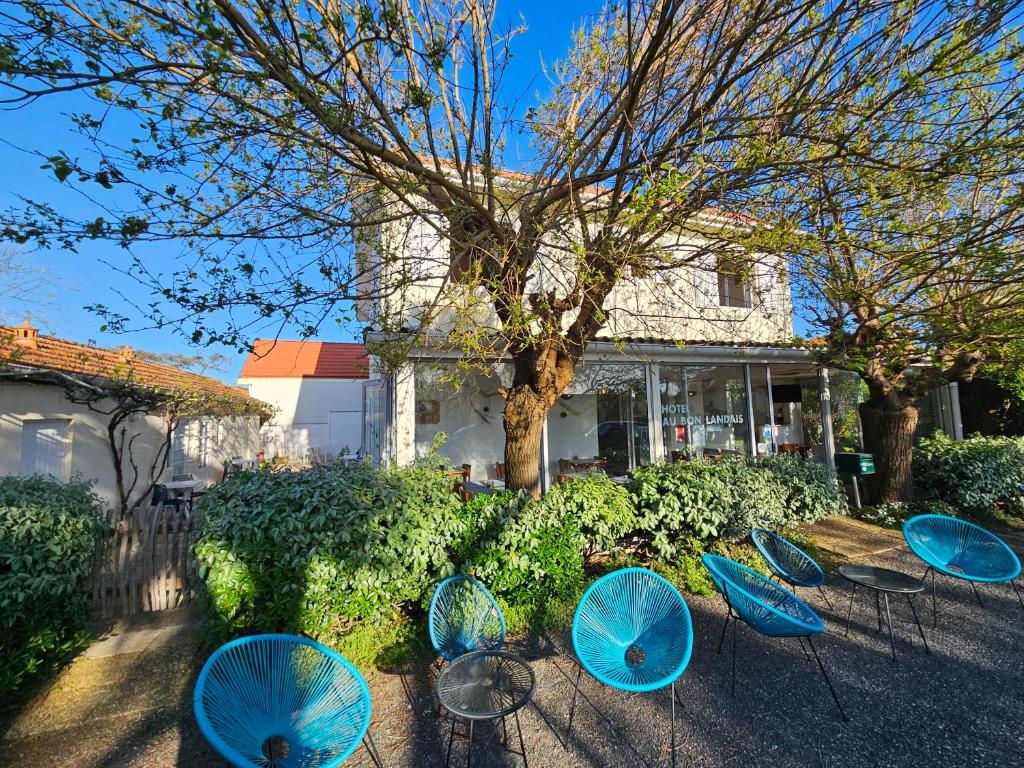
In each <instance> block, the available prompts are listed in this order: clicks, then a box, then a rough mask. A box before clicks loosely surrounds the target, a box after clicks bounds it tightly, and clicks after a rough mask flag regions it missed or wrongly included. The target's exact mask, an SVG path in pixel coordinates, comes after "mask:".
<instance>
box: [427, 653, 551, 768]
mask: <svg viewBox="0 0 1024 768" xmlns="http://www.w3.org/2000/svg"><path fill="white" fill-rule="evenodd" d="M436 687H437V698H438V700H439V701H440V702H441V706H443V707H444V708H445V709H446V710H448V712H450V713H451V714H452V715H453V717H452V730H451V733H450V734H449V736H448V754H447V756H446V757H445V765H449V764H450V763H451V759H452V741H453V740H454V739H455V735H456V726H457V724H458V721H459V720H465V721H466V722H467V723H468V729H467V733H460V734H458V735H459V736H465V737H467V738H468V740H469V748H468V749H467V751H466V765H467V766H471V765H472V764H473V724H474V723H476V722H477V721H478V720H501V731H502V748H503V749H504V750H505V751H506V752H510V753H512V754H514V755H519V756H520V757H522V758H523V766H524V767H525V766H527V765H528V763H527V761H526V745H525V743H524V742H523V729H522V727H521V726H520V725H519V710H520V709H522V708H523V707H525V706H526V705H527V704H528V703H529V701H530V699H531V698H533V692H534V690H535V689H536V687H537V678H536V677H535V676H534V674H533V669H532V668H531V667H530V665H529V664H527V663H526V661H524V660H523V659H521V658H519V657H518V656H516V655H514V654H511V653H504V652H502V651H475V652H473V653H467V654H466V655H465V656H459V658H457V659H455V660H454V661H452V662H451V663H449V664H447V665H445V667H444V668H443V669H442V670H441V672H440V674H439V675H438V676H437V683H436ZM509 715H511V716H513V717H514V718H515V721H516V731H517V732H518V734H519V750H518V751H516V750H514V749H510V748H509V745H508V730H507V729H506V727H505V718H506V717H508V716H509Z"/></svg>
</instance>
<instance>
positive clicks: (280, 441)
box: [238, 339, 370, 461]
mask: <svg viewBox="0 0 1024 768" xmlns="http://www.w3.org/2000/svg"><path fill="white" fill-rule="evenodd" d="M369 375H370V368H369V362H368V360H367V355H366V347H365V346H363V345H362V344H348V343H342V342H332V341H277V340H274V339H257V340H256V342H255V343H254V345H253V351H252V352H251V353H250V354H249V357H248V359H247V360H246V361H245V364H244V365H243V366H242V373H241V374H240V375H239V377H238V385H239V386H240V387H244V388H245V389H247V390H248V392H249V394H250V395H252V396H253V397H255V398H258V399H259V400H262V401H263V402H266V403H269V404H270V405H271V406H273V407H274V408H275V409H276V413H275V415H274V417H273V418H272V419H271V421H270V422H268V423H267V424H265V425H264V427H263V430H262V434H261V441H262V447H263V451H264V452H265V453H266V455H267V457H268V458H270V457H274V456H282V457H287V458H288V459H289V460H292V461H304V460H307V459H310V458H312V459H314V460H316V459H324V460H329V459H331V458H333V457H336V456H337V455H338V454H340V453H342V452H348V453H351V454H355V453H357V452H358V451H359V450H360V448H361V446H362V443H363V385H364V383H365V382H366V381H367V379H368V378H369Z"/></svg>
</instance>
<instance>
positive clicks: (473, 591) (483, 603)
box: [427, 576, 506, 661]
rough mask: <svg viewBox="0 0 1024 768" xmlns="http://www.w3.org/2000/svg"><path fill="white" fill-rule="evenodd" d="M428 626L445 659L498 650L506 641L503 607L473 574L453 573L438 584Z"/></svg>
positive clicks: (433, 641)
mask: <svg viewBox="0 0 1024 768" xmlns="http://www.w3.org/2000/svg"><path fill="white" fill-rule="evenodd" d="M427 628H428V631H429V633H430V642H431V644H432V645H433V646H434V650H435V651H437V652H438V653H439V654H440V655H441V658H442V659H443V660H444V661H452V660H453V659H457V658H458V657H459V656H462V655H463V654H464V653H470V652H471V651H497V650H499V649H500V648H501V646H502V645H504V643H505V631H506V627H505V617H504V616H502V614H501V608H499V607H498V603H497V602H496V601H495V600H494V597H493V596H492V595H491V593H490V592H488V591H487V589H486V588H485V587H484V585H483V584H481V583H480V582H479V581H477V580H476V579H474V578H473V577H472V576H449V577H448V578H447V579H445V580H444V581H442V582H441V583H440V584H438V585H437V589H435V590H434V596H433V597H432V598H431V600H430V610H429V612H428V618H427Z"/></svg>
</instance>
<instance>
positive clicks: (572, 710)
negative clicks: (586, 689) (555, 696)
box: [565, 667, 583, 749]
mask: <svg viewBox="0 0 1024 768" xmlns="http://www.w3.org/2000/svg"><path fill="white" fill-rule="evenodd" d="M582 674H583V667H580V668H579V669H578V670H576V685H575V686H574V687H573V689H572V705H571V706H570V707H569V730H568V731H567V732H566V734H565V748H566V749H569V745H570V744H571V743H572V719H573V717H574V716H575V714H576V697H577V696H578V695H579V692H580V675H582Z"/></svg>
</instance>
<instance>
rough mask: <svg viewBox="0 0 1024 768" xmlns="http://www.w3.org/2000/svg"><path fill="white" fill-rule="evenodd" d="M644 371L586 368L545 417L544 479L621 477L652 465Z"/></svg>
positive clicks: (621, 366)
mask: <svg viewBox="0 0 1024 768" xmlns="http://www.w3.org/2000/svg"><path fill="white" fill-rule="evenodd" d="M648 412H649V407H648V401H647V376H646V372H645V370H644V367H643V366H642V365H630V364H618V363H609V364H590V365H581V366H580V367H578V368H577V370H576V378H575V380H574V381H573V383H572V384H571V385H570V387H569V389H568V391H566V392H565V393H564V394H563V395H562V396H561V397H560V398H559V399H558V401H557V402H556V403H555V405H554V406H553V407H552V408H551V411H550V412H549V413H548V435H547V440H548V473H549V474H548V476H549V477H552V478H558V477H561V476H565V475H571V474H576V473H580V472H587V471H591V470H595V469H596V470H600V471H604V472H607V473H608V474H609V475H612V476H613V477H618V476H622V475H625V474H626V473H627V472H628V471H629V470H631V469H632V468H633V467H635V466H637V465H639V464H645V463H649V462H650V460H651V448H650V439H651V438H650V424H649V421H648Z"/></svg>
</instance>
